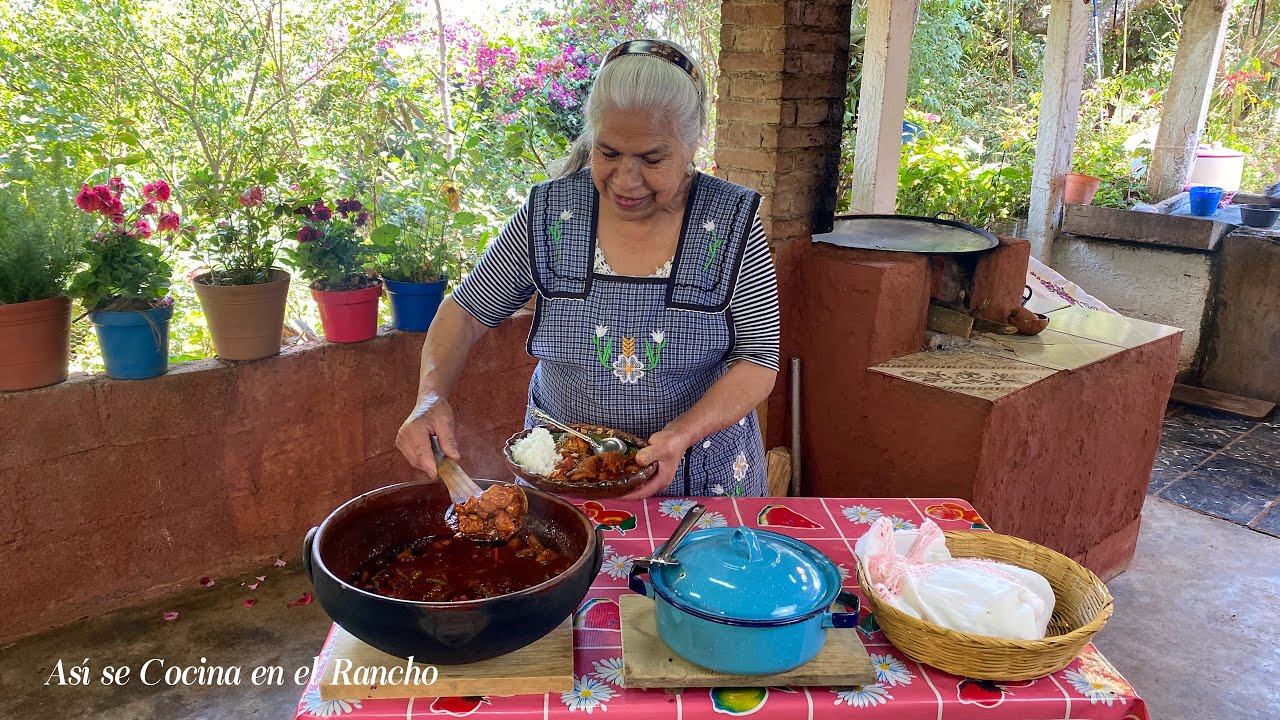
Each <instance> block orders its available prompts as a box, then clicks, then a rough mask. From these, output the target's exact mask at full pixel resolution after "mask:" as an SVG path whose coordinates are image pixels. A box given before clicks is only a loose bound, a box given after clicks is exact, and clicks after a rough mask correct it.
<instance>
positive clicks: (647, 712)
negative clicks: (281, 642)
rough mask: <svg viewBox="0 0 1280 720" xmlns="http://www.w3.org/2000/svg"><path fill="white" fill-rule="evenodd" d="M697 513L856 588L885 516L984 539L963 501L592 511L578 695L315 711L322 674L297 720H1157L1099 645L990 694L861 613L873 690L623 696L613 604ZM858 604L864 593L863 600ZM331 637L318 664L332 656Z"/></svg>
mask: <svg viewBox="0 0 1280 720" xmlns="http://www.w3.org/2000/svg"><path fill="white" fill-rule="evenodd" d="M694 502H701V503H703V504H704V505H706V507H707V513H706V514H705V515H704V516H703V518H702V521H701V523H700V526H701V527H718V526H736V525H745V526H747V527H762V528H765V529H767V530H772V531H774V532H779V533H782V534H785V535H790V536H792V537H795V538H798V539H801V540H804V541H805V542H807V543H809V544H810V545H813V546H814V547H815V548H817V549H819V550H821V551H822V552H824V553H826V555H827V556H828V557H830V558H831V559H832V560H833V561H834V562H836V564H837V565H838V566H839V567H840V571H841V574H842V575H844V576H845V583H844V585H845V587H846V588H849V589H853V590H855V591H856V590H857V589H858V582H857V578H856V575H855V567H856V565H855V563H856V561H855V559H854V555H853V544H854V542H856V541H857V539H858V538H859V537H861V536H862V534H863V533H865V532H866V531H867V530H868V529H869V528H870V527H871V523H872V522H873V521H874V520H875V519H876V518H879V517H881V516H889V517H891V518H893V520H894V524H895V526H897V527H899V528H914V527H917V526H918V525H919V524H920V523H921V522H922V521H923V520H924V519H925V518H926V517H928V518H931V519H933V520H934V522H936V523H937V524H938V525H939V526H940V527H941V528H942V529H943V530H954V529H966V528H978V529H985V528H986V526H985V524H984V523H983V520H982V518H981V517H980V516H979V515H978V513H977V512H975V511H974V509H973V508H972V507H971V506H970V505H969V504H968V503H966V502H964V501H963V500H956V499H909V498H847V499H840V498H727V497H717V498H695V499H672V498H650V499H648V500H644V501H637V502H622V501H614V500H610V501H602V502H594V501H592V502H584V503H581V507H582V508H583V510H584V511H586V513H587V514H588V515H589V516H590V517H592V518H593V519H595V520H596V522H597V523H598V524H599V525H602V526H605V527H606V528H607V529H606V530H605V532H604V537H605V542H606V552H605V561H604V567H603V569H602V571H601V573H600V575H599V577H597V578H596V582H595V583H594V584H593V585H592V587H591V589H590V591H589V592H588V593H587V597H586V599H585V600H584V601H583V604H582V606H581V607H580V608H579V610H578V612H577V613H576V615H575V617H574V674H575V682H574V689H573V691H571V692H567V693H563V694H560V695H517V696H508V697H499V696H488V697H474V698H417V699H399V700H321V699H320V694H319V688H318V682H319V675H323V671H322V670H321V672H320V673H319V674H318V676H317V677H313V678H312V679H311V683H310V684H309V685H308V686H307V688H306V690H305V692H304V693H303V696H302V699H301V701H300V702H299V703H298V709H297V715H296V717H297V718H298V719H299V720H302V719H309V718H334V717H339V718H343V720H347V719H351V720H365V719H373V718H379V719H381V718H397V719H398V720H415V719H416V718H443V717H476V718H482V717H497V716H505V717H509V718H543V719H544V720H551V719H553V718H555V719H566V718H573V717H582V716H583V715H594V714H597V713H599V714H605V713H607V717H609V718H613V720H622V719H625V718H637V719H642V720H664V719H667V718H670V719H671V720H685V719H690V720H704V719H711V718H715V717H718V716H724V715H730V716H747V715H752V716H756V717H759V718H786V719H787V720H799V719H800V718H809V719H811V720H822V719H824V718H851V717H866V718H894V719H895V720H916V719H917V718H919V719H920V720H925V719H927V720H971V719H977V718H987V719H995V720H1015V719H1016V720H1058V719H1062V720H1067V719H1071V720H1110V719H1114V720H1149V716H1148V714H1147V709H1146V704H1145V703H1144V702H1143V701H1142V699H1141V698H1139V697H1138V695H1137V693H1136V692H1134V690H1133V688H1132V687H1130V685H1129V683H1128V682H1126V681H1125V679H1124V678H1123V677H1121V675H1120V673H1119V672H1117V671H1116V669H1115V668H1114V667H1112V666H1111V664H1110V663H1109V662H1107V660H1106V658H1104V657H1103V656H1102V654H1101V653H1099V652H1098V650H1097V649H1096V648H1095V647H1094V646H1093V645H1089V646H1088V647H1087V648H1086V650H1085V652H1084V653H1083V654H1082V655H1081V656H1080V657H1079V658H1077V659H1076V660H1075V661H1074V662H1073V663H1072V664H1071V665H1070V666H1068V667H1067V668H1066V669H1065V670H1062V671H1061V672H1058V673H1055V674H1053V675H1050V676H1048V677H1044V678H1040V679H1038V680H1032V681H1027V682H1016V683H992V682H987V681H978V680H972V679H967V678H962V677H957V676H955V675H950V674H948V673H944V672H942V671H940V670H936V669H934V668H931V667H929V666H927V665H922V664H920V663H917V662H914V661H912V660H910V659H908V658H907V657H906V656H904V655H903V654H902V653H900V652H898V651H897V649H895V648H894V647H893V646H892V645H891V644H890V643H889V641H888V640H887V639H886V638H885V637H884V634H883V633H881V632H880V631H879V630H878V628H877V626H876V625H875V620H874V618H873V617H872V616H870V614H869V613H868V611H867V610H866V609H865V604H864V609H863V618H862V623H861V628H860V629H859V630H858V632H859V633H860V634H861V639H862V642H863V644H864V645H866V648H867V651H868V652H869V653H870V654H871V660H872V664H873V665H874V666H875V667H876V672H877V679H878V682H876V683H875V684H874V685H867V686H854V687H834V688H827V687H809V688H768V689H763V688H762V689H752V688H699V689H686V690H684V691H683V692H679V693H674V692H673V693H668V692H664V691H662V690H624V689H623V688H622V687H621V682H622V677H621V673H622V635H621V630H620V629H619V620H618V598H619V597H620V596H621V595H623V594H624V593H627V592H629V591H628V590H627V573H628V570H629V569H630V564H631V560H632V559H633V558H636V557H641V556H645V555H649V554H650V553H651V552H652V551H653V549H654V548H655V547H656V546H657V545H658V544H659V543H661V542H662V541H663V540H664V539H665V538H666V537H667V536H668V535H670V533H671V531H672V530H673V529H674V528H675V526H676V523H677V521H678V520H679V518H681V517H682V516H683V515H684V513H685V512H686V511H687V510H688V508H689V507H690V506H692V505H693V504H694ZM859 594H861V593H859ZM331 640H332V634H330V639H328V640H326V641H325V644H324V647H323V648H322V650H321V652H320V666H321V667H322V666H323V664H324V662H326V661H327V659H328V654H329V652H330V651H331V644H330V642H331Z"/></svg>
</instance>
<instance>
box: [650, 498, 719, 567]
mask: <svg viewBox="0 0 1280 720" xmlns="http://www.w3.org/2000/svg"><path fill="white" fill-rule="evenodd" d="M706 511H707V508H706V507H705V506H704V505H702V504H701V503H699V504H697V505H694V506H693V507H691V508H689V512H687V513H685V515H684V517H683V518H681V519H680V524H679V525H677V526H676V529H675V531H674V532H672V533H671V537H669V538H667V541H666V542H664V543H662V545H659V546H658V549H657V550H655V551H654V552H653V555H650V556H649V557H640V558H636V559H635V560H634V561H633V562H632V564H633V565H634V566H638V567H640V568H642V569H644V570H649V569H650V568H651V567H652V566H654V565H679V564H680V561H679V560H677V559H675V558H674V557H672V556H673V555H674V554H675V552H676V548H677V547H678V546H679V545H680V543H681V542H682V541H683V540H684V536H685V535H688V534H689V531H690V530H693V528H694V526H695V525H697V524H698V521H699V520H701V519H702V514H703V513H705V512H706Z"/></svg>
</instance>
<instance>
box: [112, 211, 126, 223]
mask: <svg viewBox="0 0 1280 720" xmlns="http://www.w3.org/2000/svg"><path fill="white" fill-rule="evenodd" d="M111 222H113V223H115V224H116V225H123V224H124V213H111Z"/></svg>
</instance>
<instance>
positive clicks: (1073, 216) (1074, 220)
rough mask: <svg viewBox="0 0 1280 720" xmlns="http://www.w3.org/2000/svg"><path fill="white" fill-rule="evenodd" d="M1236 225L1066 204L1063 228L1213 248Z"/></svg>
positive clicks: (1096, 235) (1134, 240)
mask: <svg viewBox="0 0 1280 720" xmlns="http://www.w3.org/2000/svg"><path fill="white" fill-rule="evenodd" d="M1235 227H1236V226H1235V225H1231V224H1230V223H1224V222H1218V221H1216V220H1208V219H1202V218H1195V217H1186V216H1177V215H1164V214H1161V213H1144V212H1137V211H1134V210H1118V209H1116V208H1107V207H1097V206H1094V205H1067V206H1066V208H1065V209H1064V210H1063V213H1062V232H1064V233H1070V234H1072V235H1082V236H1085V237H1090V238H1103V239H1106V240H1115V241H1121V242H1132V243H1142V244H1147V245H1162V246H1164V247H1171V248H1178V249H1181V250H1194V251H1198V252H1206V253H1207V252H1213V251H1215V250H1217V248H1218V243H1219V242H1220V241H1221V240H1222V238H1223V237H1225V236H1226V235H1227V233H1230V232H1231V231H1232V230H1234V229H1235Z"/></svg>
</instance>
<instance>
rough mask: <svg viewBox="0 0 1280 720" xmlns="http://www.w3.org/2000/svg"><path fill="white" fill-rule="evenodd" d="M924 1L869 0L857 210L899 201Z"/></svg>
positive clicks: (889, 208)
mask: <svg viewBox="0 0 1280 720" xmlns="http://www.w3.org/2000/svg"><path fill="white" fill-rule="evenodd" d="M919 8H920V0H870V2H869V3H868V5H867V35H866V39H865V40H864V41H863V55H862V58H863V60H862V88H861V89H860V90H859V91H858V136H857V142H856V144H855V146H854V151H853V203H852V205H853V211H854V212H857V213H886V214H888V213H893V212H894V210H895V209H896V208H897V204H898V166H899V164H900V163H901V159H902V116H903V113H904V112H905V110H906V107H907V69H908V66H909V65H910V64H911V36H912V35H913V34H914V33H915V24H916V15H917V11H918V10H919Z"/></svg>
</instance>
